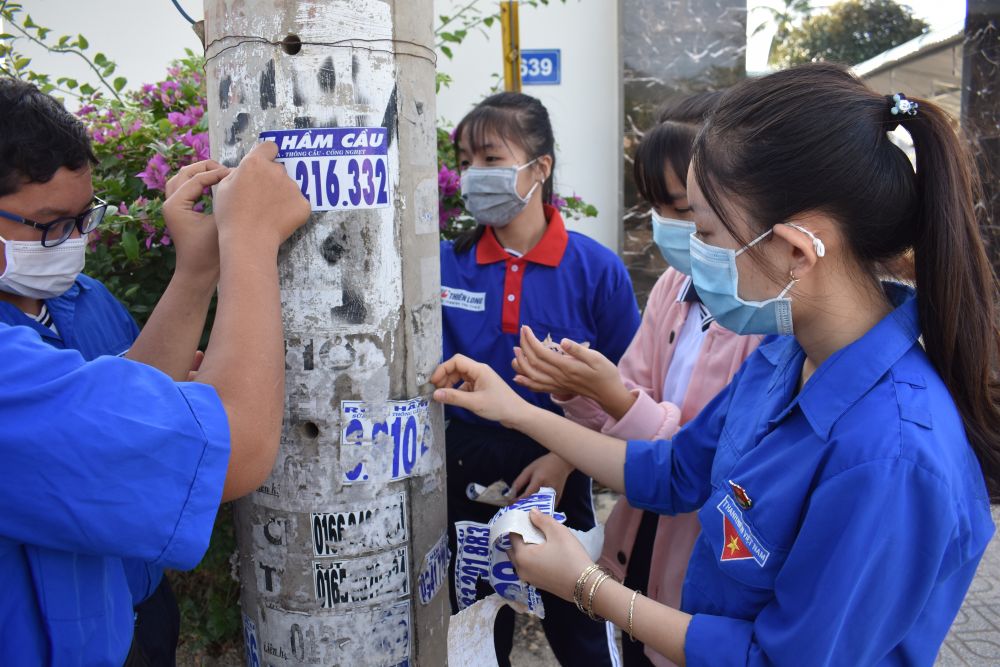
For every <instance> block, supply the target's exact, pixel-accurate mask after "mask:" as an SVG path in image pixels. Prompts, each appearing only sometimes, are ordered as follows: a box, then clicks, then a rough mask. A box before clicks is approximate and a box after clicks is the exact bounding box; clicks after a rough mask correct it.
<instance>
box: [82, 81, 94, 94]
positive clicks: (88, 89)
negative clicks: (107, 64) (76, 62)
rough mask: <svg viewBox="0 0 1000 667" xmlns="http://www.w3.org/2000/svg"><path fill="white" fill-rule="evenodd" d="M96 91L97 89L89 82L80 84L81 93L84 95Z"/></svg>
mask: <svg viewBox="0 0 1000 667" xmlns="http://www.w3.org/2000/svg"><path fill="white" fill-rule="evenodd" d="M95 92H96V90H95V89H94V87H93V86H92V85H90V84H89V83H85V84H83V85H82V86H80V93H81V94H83V95H93V94H94V93H95Z"/></svg>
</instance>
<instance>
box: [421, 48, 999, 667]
mask: <svg viewBox="0 0 1000 667" xmlns="http://www.w3.org/2000/svg"><path fill="white" fill-rule="evenodd" d="M898 126H902V128H903V129H905V130H906V131H908V132H909V134H910V135H911V136H912V138H913V143H914V148H915V152H916V165H915V168H914V165H912V164H911V163H910V161H909V159H908V158H907V157H906V155H905V154H904V153H903V152H902V151H901V150H900V149H899V148H897V147H896V146H895V145H894V144H893V143H892V142H891V141H890V140H889V138H888V132H890V131H892V130H894V129H895V128H896V127H898ZM976 193H977V190H976V185H975V178H974V175H973V171H972V168H971V166H970V160H969V157H968V155H967V153H966V151H965V149H964V147H963V144H962V143H961V141H960V139H959V137H958V136H957V134H956V132H955V130H954V128H953V125H952V123H951V122H950V121H949V119H948V118H947V116H946V115H945V114H944V113H943V112H942V111H941V110H939V109H938V108H937V107H935V106H934V105H932V104H930V103H928V102H925V101H923V100H911V99H907V97H906V96H905V95H902V94H898V95H893V96H883V95H880V94H877V93H875V92H874V91H872V90H871V89H869V88H868V87H867V86H865V84H863V83H862V82H861V81H859V80H858V79H857V78H856V77H854V76H853V75H852V74H851V73H849V72H848V71H847V70H845V69H843V68H841V67H839V66H835V65H829V64H812V65H805V66H802V67H798V68H794V69H791V70H787V71H783V72H778V73H775V74H771V75H769V76H766V77H762V78H760V79H752V80H748V81H745V82H743V83H741V84H739V85H737V86H735V87H734V88H733V89H732V90H730V91H729V92H728V93H727V94H726V95H725V96H724V98H723V99H722V101H721V102H720V105H719V107H718V108H717V109H716V111H715V112H714V114H713V115H712V117H711V118H710V119H709V121H708V123H707V124H706V126H705V127H704V129H703V130H702V131H701V133H700V134H699V136H698V139H697V141H696V143H695V149H694V154H693V158H692V165H691V169H690V171H689V173H688V200H689V204H690V206H691V208H692V213H693V215H694V222H695V225H696V232H695V233H694V234H692V236H691V239H690V250H691V264H692V267H691V268H692V278H693V281H694V286H695V288H696V289H697V291H698V294H699V297H700V298H701V300H702V301H703V303H705V305H706V306H707V307H708V309H709V310H710V311H711V312H712V314H713V315H714V316H715V318H716V320H717V321H718V322H719V323H720V324H721V325H722V326H725V327H727V328H729V329H731V330H733V331H735V332H738V333H744V334H750V333H756V334H774V335H772V336H771V337H769V338H768V339H765V341H764V342H763V343H762V344H761V346H760V347H759V348H758V349H757V351H756V352H754V353H753V354H752V355H751V356H750V357H749V358H748V360H747V362H746V363H745V364H744V365H743V367H742V368H741V369H740V371H739V372H738V373H737V374H736V376H735V377H734V379H733V381H732V383H731V384H730V385H729V387H727V388H726V389H725V390H723V391H722V393H720V394H719V395H718V396H717V397H716V398H715V399H714V400H713V401H712V402H711V403H709V404H708V406H706V408H705V409H704V410H703V411H702V412H701V413H700V414H699V415H698V416H697V417H696V418H695V419H694V420H692V421H691V422H689V423H688V424H687V425H686V426H685V427H684V428H683V429H682V430H681V431H680V432H679V433H677V434H676V435H675V436H674V437H673V439H672V440H670V441H658V442H646V441H638V440H633V441H630V442H628V443H626V442H623V441H620V440H616V439H614V438H610V437H608V436H606V435H602V434H599V433H595V432H593V431H589V430H587V429H585V428H583V427H581V426H578V425H576V424H572V423H570V422H568V421H567V420H565V419H562V418H559V417H556V416H554V415H549V414H543V413H541V412H540V411H538V410H537V409H534V408H532V407H530V406H527V405H525V404H524V403H523V402H522V401H520V400H519V399H518V398H517V396H516V395H514V394H513V393H512V392H511V391H510V390H509V389H508V388H507V387H506V386H505V385H503V384H502V383H500V382H497V379H496V378H495V377H494V376H493V374H492V373H491V372H490V371H489V369H488V368H486V367H484V366H482V365H481V364H477V363H475V362H473V361H471V360H469V359H466V358H462V357H456V358H454V359H451V360H449V361H448V362H446V363H445V364H443V365H442V366H441V367H440V368H439V369H438V371H437V372H436V374H435V376H434V378H433V379H434V381H435V382H436V384H437V385H438V386H439V387H441V389H439V390H438V391H437V392H436V394H435V397H436V398H437V399H438V400H440V401H442V402H445V403H449V404H455V405H461V406H462V407H464V408H467V409H469V410H472V411H473V412H475V413H476V414H479V415H480V416H484V417H488V418H490V419H496V420H498V421H500V422H501V423H503V424H505V425H507V426H508V427H511V428H515V429H518V430H520V431H523V432H524V433H526V434H527V435H529V436H530V437H532V438H534V439H535V440H536V441H538V442H540V443H541V444H542V445H544V446H545V447H547V448H548V449H550V450H551V451H553V452H555V453H557V454H558V455H559V456H561V457H562V458H564V459H566V460H567V461H569V462H570V463H572V464H573V465H574V466H576V468H577V469H579V470H582V471H584V472H586V473H588V474H590V475H592V476H593V477H595V478H596V479H598V480H600V481H602V482H603V483H605V484H606V485H608V486H610V487H612V488H614V489H616V490H619V491H621V492H624V493H625V495H626V497H627V498H628V500H629V503H630V504H632V505H633V506H636V507H642V508H646V509H650V510H653V511H657V512H661V513H665V514H677V513H682V512H688V511H693V510H698V513H699V520H700V523H701V528H702V532H701V536H700V537H699V538H698V542H697V543H696V545H695V547H694V552H693V554H692V556H691V559H690V561H689V564H688V569H687V575H686V579H685V583H684V589H683V595H682V602H681V608H680V610H679V611H678V610H675V609H670V608H668V607H666V606H663V605H660V604H657V603H656V602H653V601H650V600H648V599H646V598H645V597H643V596H642V595H640V593H639V591H633V590H629V589H627V588H625V587H624V586H622V585H620V584H618V583H616V582H614V581H613V580H607V579H606V578H605V577H604V575H603V574H602V573H601V572H600V571H599V570H597V569H595V567H594V566H592V564H591V562H590V560H589V558H588V557H587V555H586V554H585V553H584V552H583V550H582V549H581V548H580V546H579V544H578V543H576V541H575V539H574V538H573V537H572V536H571V535H570V534H569V533H568V532H567V531H566V530H565V529H563V528H562V527H561V526H559V525H558V524H555V523H554V522H552V521H550V520H548V518H547V517H542V516H535V515H533V520H534V522H535V524H536V525H537V526H538V527H539V528H540V529H541V530H542V531H543V532H544V534H545V537H546V542H545V543H544V544H538V545H525V544H523V543H521V542H519V541H518V540H515V545H514V552H513V560H514V562H515V565H516V566H517V569H518V573H519V575H520V576H521V578H522V579H524V580H525V581H528V582H530V583H532V584H535V585H538V586H540V587H542V588H544V589H546V590H549V591H551V592H552V593H554V594H556V595H559V596H561V597H564V598H566V599H573V600H575V601H577V602H578V604H579V605H580V606H581V608H583V609H585V610H587V611H590V612H592V613H594V614H597V615H600V616H603V617H605V618H607V619H609V620H611V621H613V622H614V623H616V624H617V625H619V626H620V627H621V628H623V630H624V631H625V634H626V635H629V636H632V635H634V636H635V637H636V638H637V639H639V640H641V641H643V642H645V643H647V644H649V645H650V646H652V647H654V648H655V649H656V650H657V651H659V652H660V653H662V654H663V655H665V656H667V657H668V658H670V659H671V660H673V661H674V662H676V663H678V664H685V663H686V664H688V665H742V664H747V665H771V664H775V665H803V664H808V665H852V666H854V665H896V664H907V665H931V664H933V662H934V659H935V656H936V655H937V652H938V649H939V648H940V645H941V643H942V641H943V640H944V638H945V635H946V634H947V632H948V628H949V627H950V625H951V623H952V621H953V620H954V617H955V615H956V614H957V612H958V609H959V607H960V605H961V603H962V600H963V598H964V596H965V593H966V590H967V589H968V587H969V584H970V582H971V581H972V578H973V576H974V574H975V571H976V566H977V565H978V563H979V561H980V559H981V558H982V555H983V552H984V551H985V549H986V546H987V544H988V543H989V540H990V537H991V536H992V534H993V530H994V528H993V523H992V518H991V515H990V500H991V499H998V498H1000V449H998V448H1000V401H998V397H1000V392H998V382H997V379H998V378H997V369H998V365H997V364H998V347H1000V334H998V329H997V311H996V295H997V283H996V278H995V276H993V274H992V272H991V269H990V265H989V263H988V261H987V257H986V252H985V249H984V246H983V243H982V240H981V238H980V235H979V228H978V222H977V220H976V213H975V211H976V209H975V201H976V196H977V194H976ZM910 256H912V261H913V267H914V272H915V276H916V281H915V282H916V289H915V290H914V289H913V288H912V287H909V286H907V285H905V284H902V283H899V282H893V281H891V280H885V279H884V278H885V276H886V275H887V273H889V272H890V271H891V269H892V267H895V266H900V265H905V264H906V263H908V262H901V261H900V258H901V257H910ZM460 380H461V381H464V382H465V383H466V384H465V386H464V387H463V389H464V391H458V390H456V389H453V388H452V385H453V384H455V383H456V382H458V381H460ZM699 508H700V509H699Z"/></svg>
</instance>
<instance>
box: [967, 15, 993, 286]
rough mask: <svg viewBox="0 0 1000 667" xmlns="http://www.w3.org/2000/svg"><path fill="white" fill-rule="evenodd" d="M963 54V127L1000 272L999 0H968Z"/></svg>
mask: <svg viewBox="0 0 1000 667" xmlns="http://www.w3.org/2000/svg"><path fill="white" fill-rule="evenodd" d="M966 11H967V13H966V17H965V45H964V49H963V57H962V70H963V72H962V126H963V128H964V129H965V133H966V135H967V136H969V138H970V139H971V140H972V144H973V146H974V148H975V150H976V157H977V159H978V162H979V168H980V173H981V174H982V178H983V190H984V197H983V209H984V212H985V216H984V220H983V236H984V237H985V239H986V241H987V243H988V244H989V251H990V259H992V261H993V268H994V270H995V271H997V274H998V275H1000V0H969V1H968V4H967V10H966Z"/></svg>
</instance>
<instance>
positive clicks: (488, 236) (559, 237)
mask: <svg viewBox="0 0 1000 667" xmlns="http://www.w3.org/2000/svg"><path fill="white" fill-rule="evenodd" d="M542 208H543V209H544V211H545V220H546V222H548V226H547V227H546V228H545V234H543V235H542V239H541V240H540V241H539V242H538V244H537V245H535V247H534V248H532V249H531V250H529V251H528V253H527V254H525V255H524V257H522V258H521V259H523V260H524V261H527V262H531V263H533V264H542V265H543V266H551V267H556V266H559V262H561V261H562V258H563V254H564V253H565V252H566V245H567V244H568V243H569V234H568V233H567V232H566V224H565V223H564V222H563V218H562V214H561V213H559V209H557V208H556V207H555V206H549V205H548V204H543V206H542ZM509 259H511V255H509V254H507V251H506V250H504V249H503V246H501V245H500V242H499V241H497V237H496V234H494V232H493V228H492V227H487V229H486V232H485V233H484V234H483V236H482V238H481V239H479V243H477V244H476V263H477V264H495V263H496V262H503V261H506V260H509Z"/></svg>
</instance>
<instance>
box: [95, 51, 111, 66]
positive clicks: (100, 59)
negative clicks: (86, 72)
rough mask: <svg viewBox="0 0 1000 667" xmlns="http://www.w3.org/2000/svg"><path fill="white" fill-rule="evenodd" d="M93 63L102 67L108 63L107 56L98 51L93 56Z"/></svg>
mask: <svg viewBox="0 0 1000 667" xmlns="http://www.w3.org/2000/svg"><path fill="white" fill-rule="evenodd" d="M94 64H95V65H97V66H98V67H104V66H106V65H107V64H108V57H107V56H106V55H104V54H103V53H98V54H97V55H96V56H94Z"/></svg>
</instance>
